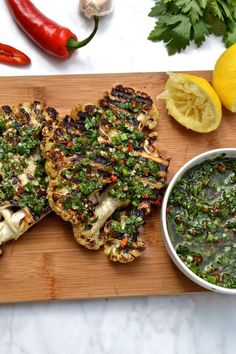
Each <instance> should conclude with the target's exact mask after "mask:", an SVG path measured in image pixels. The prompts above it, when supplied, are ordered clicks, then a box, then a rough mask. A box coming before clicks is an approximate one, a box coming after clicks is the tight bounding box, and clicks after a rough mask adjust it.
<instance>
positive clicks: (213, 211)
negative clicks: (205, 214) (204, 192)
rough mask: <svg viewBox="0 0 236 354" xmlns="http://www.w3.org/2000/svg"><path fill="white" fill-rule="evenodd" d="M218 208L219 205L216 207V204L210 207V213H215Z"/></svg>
mask: <svg viewBox="0 0 236 354" xmlns="http://www.w3.org/2000/svg"><path fill="white" fill-rule="evenodd" d="M218 210H219V207H217V206H214V207H213V208H211V211H212V213H215V212H216V211H218Z"/></svg>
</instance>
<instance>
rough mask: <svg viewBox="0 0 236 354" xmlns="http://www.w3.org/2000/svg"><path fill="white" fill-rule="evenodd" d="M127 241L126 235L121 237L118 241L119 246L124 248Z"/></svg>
mask: <svg viewBox="0 0 236 354" xmlns="http://www.w3.org/2000/svg"><path fill="white" fill-rule="evenodd" d="M128 241H129V240H128V237H125V238H123V240H121V241H120V247H121V248H124V247H125V246H126V245H127V243H128Z"/></svg>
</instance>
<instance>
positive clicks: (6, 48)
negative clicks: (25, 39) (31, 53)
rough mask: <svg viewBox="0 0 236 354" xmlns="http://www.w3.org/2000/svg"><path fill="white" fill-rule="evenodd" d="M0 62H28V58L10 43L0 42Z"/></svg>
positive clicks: (13, 63)
mask: <svg viewBox="0 0 236 354" xmlns="http://www.w3.org/2000/svg"><path fill="white" fill-rule="evenodd" d="M0 62H1V63H5V64H9V65H27V64H30V58H29V57H27V55H25V54H24V53H22V52H21V51H19V50H18V49H16V48H14V47H11V46H10V45H7V44H3V43H0Z"/></svg>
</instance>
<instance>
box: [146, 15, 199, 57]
mask: <svg viewBox="0 0 236 354" xmlns="http://www.w3.org/2000/svg"><path fill="white" fill-rule="evenodd" d="M191 27H192V25H191V22H190V20H189V18H188V17H187V16H184V15H176V16H171V15H166V16H160V17H159V20H158V21H157V23H156V26H155V28H154V30H153V31H152V32H151V33H150V35H149V39H151V40H153V41H160V40H163V41H164V43H166V46H167V49H168V53H169V55H172V54H175V53H176V52H180V51H181V50H182V49H185V48H186V46H187V45H188V43H189V41H190V35H191Z"/></svg>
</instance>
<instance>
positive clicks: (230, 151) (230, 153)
mask: <svg viewBox="0 0 236 354" xmlns="http://www.w3.org/2000/svg"><path fill="white" fill-rule="evenodd" d="M222 154H225V157H233V158H236V148H235V149H234V148H225V149H216V150H211V151H207V152H204V153H203V154H200V155H198V156H196V157H194V158H193V159H192V160H190V161H188V162H187V163H186V164H185V165H184V166H183V167H181V168H180V170H178V172H177V173H176V174H175V176H174V177H173V179H172V180H171V182H170V184H169V186H168V188H167V190H166V193H165V197H164V200H163V203H162V210H161V224H162V231H163V236H164V241H165V246H166V249H167V251H168V253H169V255H170V257H171V258H172V260H173V261H174V263H175V264H176V265H177V267H178V268H179V269H180V270H181V271H182V272H183V273H184V274H185V275H186V276H187V277H188V278H190V279H191V280H192V281H194V282H195V283H197V284H199V285H201V286H202V287H204V288H206V289H208V290H212V291H215V292H218V293H221V294H230V295H236V289H228V288H223V287H220V286H217V285H214V284H211V283H209V282H207V281H206V280H204V279H202V278H200V277H199V276H198V275H196V274H195V273H193V272H192V271H191V270H190V269H189V268H188V267H187V266H186V265H185V264H184V263H183V262H182V261H181V259H180V258H179V256H178V255H177V253H176V251H175V248H174V246H173V244H172V242H171V239H170V236H169V233H168V229H167V222H166V208H167V204H168V199H169V196H170V194H171V192H172V189H173V187H174V185H175V184H176V183H177V182H178V181H179V180H180V179H181V177H182V176H183V174H184V173H185V172H186V171H187V170H189V169H190V168H191V167H193V166H196V165H199V164H200V163H202V162H203V161H206V160H212V159H215V158H216V157H219V156H221V155H222Z"/></svg>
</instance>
